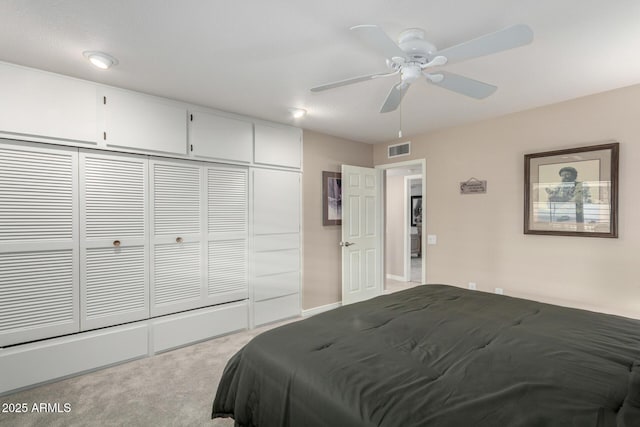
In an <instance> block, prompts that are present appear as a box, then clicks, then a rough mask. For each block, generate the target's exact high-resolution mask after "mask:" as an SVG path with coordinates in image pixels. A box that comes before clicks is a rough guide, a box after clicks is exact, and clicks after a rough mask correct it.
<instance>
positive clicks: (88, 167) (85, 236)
mask: <svg viewBox="0 0 640 427" xmlns="http://www.w3.org/2000/svg"><path fill="white" fill-rule="evenodd" d="M146 192H147V159H146V158H144V157H142V156H135V155H117V154H102V153H99V152H93V151H84V150H83V151H82V152H81V153H80V212H81V218H82V222H81V227H80V259H81V263H80V265H81V267H80V277H81V280H80V283H81V289H80V296H81V329H82V330H87V329H92V328H98V327H103V326H109V325H115V324H119V323H125V322H131V321H135V320H141V319H145V318H148V317H149V280H148V273H147V266H148V250H147V246H146V240H147V215H146V212H147V200H146V199H147V197H146V194H147V193H146Z"/></svg>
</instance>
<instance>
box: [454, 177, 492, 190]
mask: <svg viewBox="0 0 640 427" xmlns="http://www.w3.org/2000/svg"><path fill="white" fill-rule="evenodd" d="M486 192H487V181H481V180H479V179H476V178H470V179H468V180H467V181H465V182H461V183H460V194H484V193H486Z"/></svg>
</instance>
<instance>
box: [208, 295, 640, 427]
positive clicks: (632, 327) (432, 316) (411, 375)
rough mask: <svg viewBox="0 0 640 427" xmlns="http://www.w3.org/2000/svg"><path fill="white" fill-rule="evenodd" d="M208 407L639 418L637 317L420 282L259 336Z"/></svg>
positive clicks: (464, 418)
mask: <svg viewBox="0 0 640 427" xmlns="http://www.w3.org/2000/svg"><path fill="white" fill-rule="evenodd" d="M212 417H213V418H215V417H232V418H234V420H235V424H236V426H242V427H250V426H260V427H269V426H278V427H284V426H291V427H299V426H300V427H302V426H304V427H313V426H340V427H349V426H393V427H396V426H402V427H408V426H453V427H458V426H499V427H505V426H523V427H524V426H562V427H567V426H576V427H583V426H594V427H596V426H617V427H638V426H640V320H634V319H629V318H624V317H618V316H612V315H606V314H601V313H594V312H589V311H584V310H577V309H570V308H566V307H559V306H554V305H550V304H543V303H539V302H534V301H529V300H524V299H518V298H512V297H508V296H503V295H494V294H489V293H484V292H478V291H469V290H466V289H461V288H457V287H453V286H446V285H424V286H418V287H415V288H412V289H408V290H405V291H402V292H397V293H394V294H390V295H384V296H380V297H377V298H373V299H371V300H368V301H364V302H361V303H358V304H353V305H348V306H344V307H341V308H338V309H335V310H332V311H329V312H325V313H322V314H318V315H316V316H313V317H310V318H308V319H304V320H301V321H297V322H292V323H290V324H286V325H284V326H281V327H278V328H275V329H273V330H270V331H267V332H264V333H262V334H261V335H259V336H257V337H255V338H254V339H253V340H252V341H250V342H249V343H248V344H247V345H246V346H245V347H244V348H242V349H241V350H240V351H239V352H238V353H237V354H236V355H234V356H233V357H232V359H231V360H230V361H229V362H228V364H227V366H226V368H225V371H224V373H223V376H222V379H221V381H220V384H219V386H218V390H217V393H216V396H215V399H214V402H213V412H212Z"/></svg>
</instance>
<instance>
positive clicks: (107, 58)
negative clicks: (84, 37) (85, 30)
mask: <svg viewBox="0 0 640 427" xmlns="http://www.w3.org/2000/svg"><path fill="white" fill-rule="evenodd" d="M82 54H83V55H84V57H85V58H87V59H88V60H89V61H91V63H92V64H93V65H95V66H96V67H98V68H100V69H102V70H106V69H109V68H111V67H112V66H114V65H118V60H117V59H116V58H114V57H113V56H111V55H108V54H106V53H104V52H95V51H89V50H87V51H85V52H82Z"/></svg>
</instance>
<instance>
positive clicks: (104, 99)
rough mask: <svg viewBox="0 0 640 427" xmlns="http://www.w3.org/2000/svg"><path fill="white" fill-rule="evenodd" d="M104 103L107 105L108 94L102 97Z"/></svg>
mask: <svg viewBox="0 0 640 427" xmlns="http://www.w3.org/2000/svg"><path fill="white" fill-rule="evenodd" d="M102 103H103V104H104V105H107V97H106V96H103V97H102Z"/></svg>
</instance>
